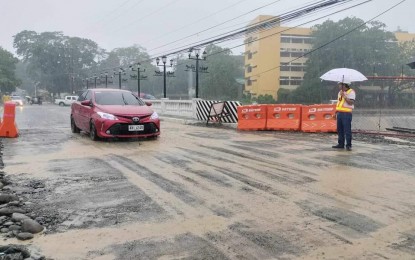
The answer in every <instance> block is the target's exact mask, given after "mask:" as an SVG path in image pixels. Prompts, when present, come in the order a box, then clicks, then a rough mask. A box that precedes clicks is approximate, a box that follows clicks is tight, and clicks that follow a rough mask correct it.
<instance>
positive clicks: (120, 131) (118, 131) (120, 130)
mask: <svg viewBox="0 0 415 260" xmlns="http://www.w3.org/2000/svg"><path fill="white" fill-rule="evenodd" d="M143 125H144V130H143V131H128V124H115V125H113V126H111V127H110V128H109V129H108V130H107V133H108V131H109V134H111V135H147V134H154V133H157V132H158V128H157V126H156V125H155V124H154V123H145V124H143Z"/></svg>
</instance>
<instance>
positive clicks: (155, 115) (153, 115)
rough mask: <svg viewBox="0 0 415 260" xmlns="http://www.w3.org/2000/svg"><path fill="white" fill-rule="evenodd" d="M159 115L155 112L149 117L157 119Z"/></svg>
mask: <svg viewBox="0 0 415 260" xmlns="http://www.w3.org/2000/svg"><path fill="white" fill-rule="evenodd" d="M158 118H159V115H158V114H157V112H153V114H152V115H151V116H150V119H153V120H154V119H158Z"/></svg>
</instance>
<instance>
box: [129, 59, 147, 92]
mask: <svg viewBox="0 0 415 260" xmlns="http://www.w3.org/2000/svg"><path fill="white" fill-rule="evenodd" d="M140 65H141V64H140V63H137V64H135V68H134V66H133V65H131V66H130V68H131V70H132V71H137V95H138V97H140V93H141V88H140V81H141V80H142V79H144V78H142V77H141V76H140V72H141V71H142V72H145V71H146V69H143V70H141V68H140Z"/></svg>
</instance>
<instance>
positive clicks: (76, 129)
mask: <svg viewBox="0 0 415 260" xmlns="http://www.w3.org/2000/svg"><path fill="white" fill-rule="evenodd" d="M71 130H72V133H74V134H79V133H80V132H81V130H80V129H79V128H78V127H77V126H76V124H75V120H73V117H72V116H71Z"/></svg>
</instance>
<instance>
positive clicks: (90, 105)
mask: <svg viewBox="0 0 415 260" xmlns="http://www.w3.org/2000/svg"><path fill="white" fill-rule="evenodd" d="M81 105H83V106H88V107H92V102H91V100H83V101H81Z"/></svg>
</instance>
